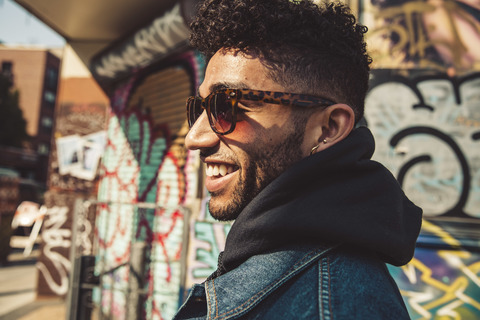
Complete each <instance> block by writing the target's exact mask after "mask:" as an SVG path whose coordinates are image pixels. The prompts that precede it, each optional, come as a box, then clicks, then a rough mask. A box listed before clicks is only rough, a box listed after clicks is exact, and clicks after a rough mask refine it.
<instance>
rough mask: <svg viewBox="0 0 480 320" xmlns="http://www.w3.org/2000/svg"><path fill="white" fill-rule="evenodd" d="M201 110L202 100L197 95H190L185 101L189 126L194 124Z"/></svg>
mask: <svg viewBox="0 0 480 320" xmlns="http://www.w3.org/2000/svg"><path fill="white" fill-rule="evenodd" d="M202 112H203V109H202V100H201V99H199V98H197V97H190V98H189V99H188V101H187V118H188V125H189V126H190V127H192V126H193V125H194V124H195V122H196V121H197V119H198V118H199V117H200V115H201V114H202Z"/></svg>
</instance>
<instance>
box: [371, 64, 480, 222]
mask: <svg viewBox="0 0 480 320" xmlns="http://www.w3.org/2000/svg"><path fill="white" fill-rule="evenodd" d="M405 73H406V72H405V71H398V70H397V71H395V70H375V71H374V72H373V77H374V79H373V81H372V89H371V90H370V92H369V94H368V96H367V100H366V113H365V116H366V120H367V123H368V126H369V127H370V128H371V129H372V131H373V133H374V135H375V139H376V141H377V151H376V153H375V156H374V157H375V159H377V160H379V161H380V162H382V163H384V164H385V165H386V166H387V167H388V168H389V169H390V170H391V171H392V172H393V173H394V174H395V175H396V177H397V178H398V180H399V181H400V182H401V184H402V185H403V188H404V190H405V192H406V193H407V195H409V197H410V198H411V199H412V200H413V201H414V202H415V203H417V204H419V205H420V206H421V207H422V208H423V209H424V212H425V216H427V217H433V216H456V217H464V218H480V148H479V146H480V144H479V143H480V141H479V137H480V112H479V110H480V109H479V108H478V106H479V105H480V95H478V92H479V90H480V74H478V73H475V74H470V75H468V76H465V77H449V76H448V75H446V74H440V75H421V74H419V75H415V73H414V72H412V75H410V76H408V74H407V75H405ZM417 73H418V72H417ZM402 74H404V75H402ZM387 97H388V98H387Z"/></svg>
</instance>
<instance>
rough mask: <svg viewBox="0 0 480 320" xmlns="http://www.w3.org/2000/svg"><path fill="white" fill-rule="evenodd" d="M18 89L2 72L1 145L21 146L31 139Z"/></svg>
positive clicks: (0, 88)
mask: <svg viewBox="0 0 480 320" xmlns="http://www.w3.org/2000/svg"><path fill="white" fill-rule="evenodd" d="M19 97H20V94H19V92H18V90H13V89H12V81H11V80H10V78H9V77H8V76H6V75H4V74H1V73H0V145H1V146H9V147H17V148H21V147H22V146H23V145H24V144H25V143H26V142H28V141H29V139H30V136H29V135H28V133H27V121H25V119H24V118H23V112H22V109H20V106H19V105H18V103H19Z"/></svg>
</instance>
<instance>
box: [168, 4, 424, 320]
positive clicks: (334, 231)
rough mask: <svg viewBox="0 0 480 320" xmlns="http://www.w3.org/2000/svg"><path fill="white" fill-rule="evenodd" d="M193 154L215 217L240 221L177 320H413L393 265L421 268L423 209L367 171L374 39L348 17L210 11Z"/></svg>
mask: <svg viewBox="0 0 480 320" xmlns="http://www.w3.org/2000/svg"><path fill="white" fill-rule="evenodd" d="M191 27H192V36H191V43H192V45H193V46H194V47H196V48H198V49H199V50H200V51H202V52H204V53H205V55H206V57H207V61H208V64H207V68H206V72H205V79H204V82H203V83H202V85H201V86H200V88H199V92H198V96H195V97H190V98H189V99H188V101H187V114H188V121H189V125H190V131H189V133H188V135H187V137H186V140H185V144H186V146H187V148H189V149H191V150H199V151H200V156H201V159H202V161H203V162H204V163H205V165H206V173H207V179H206V183H205V185H206V188H207V190H208V191H209V192H210V194H211V199H210V202H209V210H210V212H211V214H212V216H213V217H215V218H216V219H218V220H223V221H228V220H235V222H234V224H233V226H232V228H231V231H230V233H229V234H228V237H227V241H226V246H225V251H224V252H223V253H222V254H221V255H220V257H219V264H218V268H217V270H216V271H215V272H214V273H213V274H212V275H211V276H210V277H209V278H208V279H207V281H205V282H204V283H203V284H199V285H195V286H194V287H193V288H192V290H191V292H190V295H189V297H188V298H187V300H186V302H185V303H184V305H183V306H182V307H181V309H180V310H179V312H178V313H177V315H176V317H175V319H239V318H240V319H279V318H280V319H352V318H354V319H407V318H408V313H407V311H406V308H405V305H404V303H403V300H402V297H401V296H400V293H399V291H398V288H397V287H396V285H395V282H394V281H393V280H392V278H391V277H390V275H389V273H388V270H387V268H386V266H385V263H390V264H394V265H403V264H406V263H407V262H408V261H409V260H410V259H411V258H412V256H413V251H414V248H415V241H416V238H417V236H418V233H419V230H420V224H421V214H422V212H421V209H419V208H418V207H416V206H415V205H414V204H412V203H411V202H410V201H409V200H408V199H407V198H406V197H405V195H404V194H403V192H402V190H401V188H400V187H399V185H398V183H397V182H396V180H395V179H394V178H393V176H392V175H391V174H390V173H389V172H388V171H387V170H386V169H385V168H384V167H383V166H382V165H380V164H379V163H376V162H374V161H372V160H370V158H371V156H372V154H373V151H374V141H373V137H372V135H371V133H370V132H369V130H368V129H367V128H364V127H360V128H357V129H354V128H355V127H356V124H357V123H358V121H359V120H360V119H361V118H362V116H363V109H364V99H365V95H366V92H367V88H368V76H369V65H370V62H371V59H370V57H369V56H368V54H367V52H366V47H365V42H364V34H365V32H366V28H365V27H362V26H360V25H358V24H356V22H355V18H354V17H353V16H352V15H351V14H350V12H349V11H348V9H347V8H346V7H345V6H343V5H341V4H326V5H322V6H321V7H318V6H317V5H315V4H313V3H311V2H309V1H288V0H262V1H253V0H207V1H205V2H203V3H202V4H201V6H200V8H199V11H198V14H197V16H196V19H195V20H194V22H193V23H192V26H191Z"/></svg>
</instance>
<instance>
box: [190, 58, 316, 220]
mask: <svg viewBox="0 0 480 320" xmlns="http://www.w3.org/2000/svg"><path fill="white" fill-rule="evenodd" d="M219 86H223V87H227V88H232V89H245V88H248V89H256V90H264V91H269V90H271V91H280V92H284V91H286V90H285V89H284V88H283V87H282V86H280V85H279V84H277V83H275V82H274V81H273V80H271V79H269V78H268V77H267V75H266V69H265V67H264V66H263V65H262V64H261V63H260V61H259V60H258V58H252V57H249V56H245V55H243V54H241V53H239V54H234V53H233V52H225V53H222V52H221V51H219V52H217V53H216V54H215V55H214V56H213V57H212V59H211V60H210V62H209V63H208V66H207V70H206V73H205V80H204V82H203V83H202V85H201V86H200V88H199V95H200V96H201V97H203V98H205V97H206V96H207V95H209V94H210V93H211V92H212V91H214V90H215V88H218V87H219ZM239 106H240V107H241V108H244V109H246V110H247V111H246V112H244V113H243V112H242V113H240V114H239V115H238V116H237V124H236V127H235V130H234V131H233V132H232V133H230V134H227V135H223V136H221V135H217V134H215V133H214V132H213V130H212V129H211V128H210V125H209V122H208V119H207V115H206V112H205V111H204V112H203V114H202V115H201V116H200V117H199V118H198V120H197V121H196V122H195V124H194V125H193V126H192V128H191V129H190V131H189V133H188V134H187V137H186V140H185V144H186V146H187V148H189V149H191V150H197V149H199V150H200V156H201V159H202V161H203V162H205V164H206V167H207V179H206V182H205V185H206V188H207V190H208V191H209V192H210V194H211V199H210V203H209V209H210V212H211V214H212V216H213V217H214V218H216V219H219V220H233V219H236V218H237V216H238V214H239V213H240V212H241V211H242V210H243V208H244V207H245V206H246V205H247V204H248V203H249V202H250V201H251V200H252V199H253V198H254V197H255V196H256V195H257V194H258V193H259V192H260V191H261V190H262V189H263V188H265V187H266V186H267V185H268V184H269V183H270V182H271V181H272V180H273V179H275V178H276V177H277V176H279V175H280V174H281V173H282V172H283V171H285V170H286V169H287V168H288V167H289V166H291V165H292V164H293V163H294V162H297V161H299V160H300V159H302V158H304V157H305V156H307V155H308V154H309V151H310V148H311V147H312V146H309V145H307V144H308V143H305V141H304V133H305V123H304V122H303V121H295V119H296V117H295V114H294V113H295V112H297V113H298V112H301V111H299V110H297V111H294V110H293V109H292V107H287V106H280V105H275V104H265V103H255V102H254V103H251V102H245V104H242V103H239ZM297 118H298V117H297ZM225 172H226V174H225Z"/></svg>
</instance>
